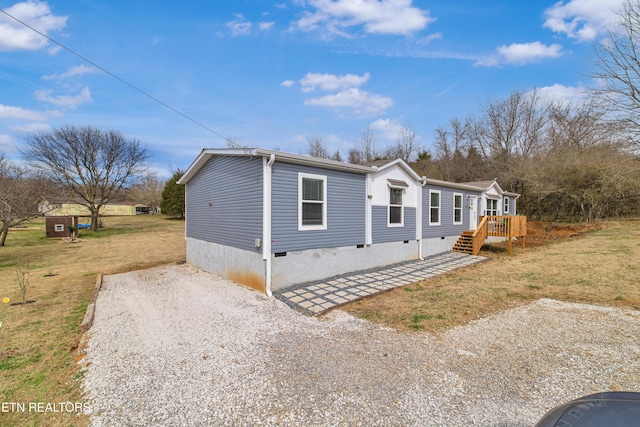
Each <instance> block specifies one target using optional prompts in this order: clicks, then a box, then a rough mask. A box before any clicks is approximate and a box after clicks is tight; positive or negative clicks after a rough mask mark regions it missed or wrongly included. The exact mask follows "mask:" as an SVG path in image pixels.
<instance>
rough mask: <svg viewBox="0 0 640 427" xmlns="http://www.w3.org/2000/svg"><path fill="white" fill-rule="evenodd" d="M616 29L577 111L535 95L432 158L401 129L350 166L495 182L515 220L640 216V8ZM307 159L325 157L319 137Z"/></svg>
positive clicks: (359, 152) (438, 140) (458, 128)
mask: <svg viewBox="0 0 640 427" xmlns="http://www.w3.org/2000/svg"><path fill="white" fill-rule="evenodd" d="M618 18H619V20H618V23H617V24H618V25H616V26H613V27H612V29H610V30H609V32H608V33H607V36H606V37H605V39H604V40H603V41H601V42H600V43H598V44H596V46H595V58H596V60H595V65H596V67H595V71H594V72H593V73H592V77H593V78H594V81H596V82H597V84H598V86H596V87H595V88H594V89H592V90H590V93H589V94H588V99H587V100H585V101H584V102H581V103H574V104H568V103H561V102H553V101H548V100H544V99H541V97H540V95H539V92H538V91H537V90H535V89H534V90H531V91H513V92H511V94H510V95H509V96H508V97H507V98H506V99H502V100H488V101H486V102H485V103H484V104H483V105H482V106H481V107H480V108H479V109H478V111H477V113H475V114H472V115H470V116H468V117H464V118H454V119H451V120H450V121H449V123H447V124H446V125H444V126H441V127H439V128H438V129H436V131H435V134H434V138H433V148H432V150H431V151H429V150H426V149H424V148H423V147H420V146H418V144H416V135H415V133H414V132H412V131H411V129H409V128H406V127H405V128H403V130H402V132H401V136H400V137H399V139H398V141H397V142H396V144H395V145H393V146H392V147H389V148H387V149H386V150H378V149H377V148H376V144H375V138H374V137H373V134H372V132H371V129H370V128H369V127H368V128H367V129H365V131H364V132H363V134H362V136H361V138H360V140H358V141H357V142H356V143H355V144H354V147H352V148H350V149H349V150H348V155H347V159H346V160H347V161H348V162H350V163H370V162H372V161H374V160H376V159H384V158H402V159H404V160H405V161H407V162H408V163H410V164H411V165H412V166H413V167H414V169H415V170H416V171H417V172H418V173H420V174H422V175H425V176H427V177H430V178H437V179H442V180H447V181H454V182H470V181H485V180H492V179H498V181H499V183H500V185H501V186H502V187H503V188H504V189H506V190H509V191H513V192H517V193H520V194H521V197H520V199H519V201H518V206H519V209H518V210H519V212H520V213H522V214H525V215H527V216H529V217H531V218H533V219H541V220H551V221H577V220H581V221H593V220H599V219H603V218H616V217H623V216H638V215H640V157H639V150H640V56H639V55H638V54H637V52H638V49H639V48H640V1H639V0H625V1H624V2H623V6H622V9H621V10H620V11H619V13H618ZM308 154H310V155H312V156H318V157H325V158H332V159H334V160H342V156H341V154H340V152H339V151H338V152H335V153H333V154H329V153H328V152H327V150H326V148H325V145H324V143H323V141H322V138H321V137H319V136H315V137H313V138H311V139H310V140H309V141H308Z"/></svg>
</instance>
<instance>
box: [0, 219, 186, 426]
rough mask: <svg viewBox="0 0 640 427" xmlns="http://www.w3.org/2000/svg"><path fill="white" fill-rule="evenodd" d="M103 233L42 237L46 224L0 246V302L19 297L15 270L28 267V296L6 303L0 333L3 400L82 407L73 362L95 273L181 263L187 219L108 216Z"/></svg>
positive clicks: (15, 420)
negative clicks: (68, 238) (74, 238)
mask: <svg viewBox="0 0 640 427" xmlns="http://www.w3.org/2000/svg"><path fill="white" fill-rule="evenodd" d="M104 224H105V228H103V229H101V230H99V231H97V232H90V231H84V230H83V231H82V233H81V236H80V237H81V242H79V243H62V242H61V241H60V240H58V239H46V238H45V229H44V220H43V219H38V220H35V221H33V222H31V223H29V227H28V229H27V230H22V231H20V232H15V233H14V232H10V233H9V236H8V238H7V246H5V247H2V248H0V299H1V298H4V297H10V298H11V300H12V302H14V301H15V302H18V301H20V300H21V297H20V291H19V289H18V286H17V284H16V283H15V266H16V265H28V266H29V288H28V290H27V295H26V296H27V299H28V300H34V301H35V302H34V303H31V304H26V305H10V306H9V307H8V308H7V311H6V316H5V319H4V323H3V325H2V329H0V372H1V375H0V401H2V402H24V403H27V404H28V403H29V402H45V403H49V402H50V403H59V402H83V401H84V398H83V396H82V393H81V387H80V385H81V383H80V380H81V379H82V376H83V375H84V372H83V371H81V370H79V369H78V367H77V365H76V364H75V363H74V362H75V360H74V359H75V350H76V348H77V346H78V343H79V338H80V329H79V325H80V322H81V321H82V317H83V316H84V313H85V311H86V307H87V303H88V300H89V298H90V296H91V292H92V290H93V287H94V285H95V281H96V275H97V274H98V273H104V274H114V273H120V272H125V271H130V270H135V269H140V268H148V267H153V266H156V265H161V264H166V263H171V262H176V261H180V260H183V259H184V258H185V242H184V222H182V221H170V220H167V219H165V217H163V216H156V215H140V216H135V217H109V218H105V219H104ZM0 417H1V420H2V421H1V422H0V424H2V425H3V426H28V425H42V426H44V425H46V426H62V425H65V426H67V425H86V424H87V423H88V420H87V419H86V417H84V416H79V417H78V416H76V415H74V414H65V413H51V412H49V413H40V414H38V413H20V412H10V413H3V414H1V415H0Z"/></svg>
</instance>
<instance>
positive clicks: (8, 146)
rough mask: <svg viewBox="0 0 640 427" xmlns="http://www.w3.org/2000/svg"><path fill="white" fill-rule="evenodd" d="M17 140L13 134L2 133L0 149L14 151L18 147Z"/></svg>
mask: <svg viewBox="0 0 640 427" xmlns="http://www.w3.org/2000/svg"><path fill="white" fill-rule="evenodd" d="M16 145H17V144H16V140H15V139H13V137H12V136H11V135H0V151H2V152H5V153H6V152H7V151H13V150H15V148H16Z"/></svg>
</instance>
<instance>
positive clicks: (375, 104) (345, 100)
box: [304, 87, 393, 115]
mask: <svg viewBox="0 0 640 427" xmlns="http://www.w3.org/2000/svg"><path fill="white" fill-rule="evenodd" d="M304 105H309V106H314V107H328V108H333V109H352V110H354V111H355V112H356V113H357V114H361V115H375V114H380V113H382V112H384V111H385V110H386V109H388V108H391V107H392V106H393V100H392V99H391V98H388V97H385V96H381V95H377V94H373V93H369V92H365V91H363V90H360V89H358V88H355V87H353V88H349V89H345V90H343V91H341V92H338V93H336V94H331V95H325V96H321V97H319V98H309V99H306V100H305V101H304Z"/></svg>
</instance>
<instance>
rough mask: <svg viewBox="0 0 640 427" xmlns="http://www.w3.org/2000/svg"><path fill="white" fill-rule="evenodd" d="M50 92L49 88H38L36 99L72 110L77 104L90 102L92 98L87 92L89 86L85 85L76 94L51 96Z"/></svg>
mask: <svg viewBox="0 0 640 427" xmlns="http://www.w3.org/2000/svg"><path fill="white" fill-rule="evenodd" d="M51 92H52V91H51V90H38V91H36V92H35V94H36V98H37V99H38V101H43V102H48V103H51V104H54V105H58V106H60V107H63V108H66V109H69V110H74V109H75V108H77V107H78V106H79V105H81V104H84V103H87V102H90V101H91V100H92V99H91V92H89V88H88V87H86V86H85V87H84V88H83V89H82V90H81V91H80V93H79V94H78V95H76V96H68V95H59V96H51Z"/></svg>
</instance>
